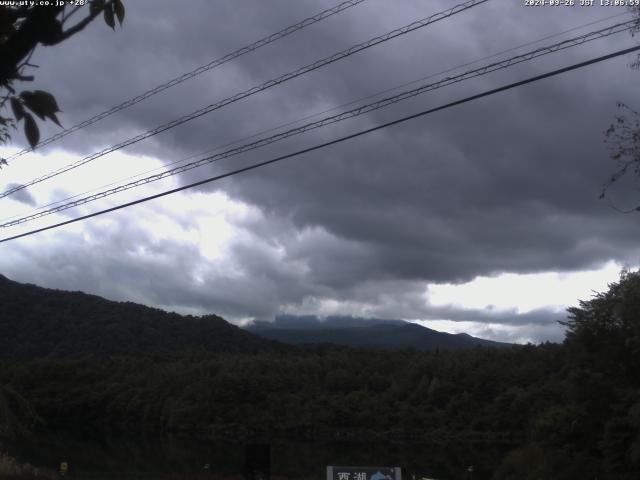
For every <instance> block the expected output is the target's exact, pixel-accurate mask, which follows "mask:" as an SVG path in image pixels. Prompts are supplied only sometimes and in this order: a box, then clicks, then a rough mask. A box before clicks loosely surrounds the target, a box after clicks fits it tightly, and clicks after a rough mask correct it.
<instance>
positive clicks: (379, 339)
mask: <svg viewBox="0 0 640 480" xmlns="http://www.w3.org/2000/svg"><path fill="white" fill-rule="evenodd" d="M278 320H279V319H278V318H276V321H275V322H274V324H272V323H269V322H256V323H254V324H252V325H250V326H248V327H247V330H248V331H249V332H252V333H256V334H258V335H261V336H263V337H266V338H270V339H272V340H277V341H279V342H285V343H290V344H293V345H306V344H327V343H332V344H335V345H344V346H349V347H355V348H370V349H381V350H399V349H403V348H415V349H416V350H420V351H425V352H429V351H436V350H460V349H465V348H474V347H478V346H481V347H507V346H511V345H510V344H508V343H501V342H494V341H491V340H484V339H481V338H476V337H472V336H471V335H467V334H464V333H461V334H451V333H444V332H438V331H436V330H432V329H430V328H427V327H423V326H421V325H418V324H415V323H410V322H405V321H402V320H375V319H352V318H350V317H344V318H343V317H340V318H338V319H337V320H336V321H333V322H332V321H330V319H329V320H327V321H317V322H316V323H315V324H310V322H306V323H304V325H301V326H300V327H299V328H298V327H296V326H292V325H284V326H281V325H280V323H281V322H280V323H279V322H278ZM302 320H303V321H304V317H302ZM293 321H294V322H295V319H293ZM341 322H344V325H345V326H341ZM286 323H292V322H286ZM301 323H303V322H301Z"/></svg>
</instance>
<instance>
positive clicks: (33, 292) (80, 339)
mask: <svg viewBox="0 0 640 480" xmlns="http://www.w3.org/2000/svg"><path fill="white" fill-rule="evenodd" d="M289 348H290V347H288V346H286V345H284V344H279V343H277V342H274V341H271V340H267V339H264V338H262V337H259V336H257V335H253V334H251V333H249V332H246V331H244V330H242V329H240V328H238V327H236V326H235V325H232V324H230V323H229V322H227V321H225V320H224V319H222V318H221V317H218V316H216V315H206V316H203V317H194V316H191V315H187V316H183V315H179V314H177V313H169V312H165V311H163V310H159V309H156V308H151V307H146V306H144V305H139V304H136V303H132V302H114V301H111V300H107V299H104V298H102V297H98V296H95V295H89V294H86V293H82V292H68V291H63V290H53V289H48V288H42V287H38V286H35V285H30V284H21V283H18V282H14V281H12V280H9V279H8V278H6V277H4V276H2V275H0V358H5V359H11V358H14V359H27V358H41V357H56V358H62V357H70V356H79V355H113V354H125V353H136V354H138V353H176V352H182V351H197V350H204V351H215V352H238V353H242V352H248V353H250V352H255V351H284V350H287V349H289Z"/></svg>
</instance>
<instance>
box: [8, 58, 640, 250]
mask: <svg viewBox="0 0 640 480" xmlns="http://www.w3.org/2000/svg"><path fill="white" fill-rule="evenodd" d="M638 50H640V45H638V46H635V47H630V48H626V49H623V50H618V51H616V52H613V53H610V54H607V55H603V56H600V57H596V58H593V59H591V60H587V61H584V62H580V63H576V64H573V65H570V66H567V67H563V68H559V69H557V70H552V71H550V72H547V73H544V74H541V75H536V76H534V77H529V78H527V79H525V80H520V81H518V82H514V83H510V84H508V85H504V86H502V87H498V88H494V89H492V90H487V91H485V92H482V93H479V94H476V95H472V96H470V97H466V98H463V99H461V100H456V101H454V102H449V103H447V104H444V105H441V106H439V107H435V108H431V109H428V110H424V111H422V112H419V113H415V114H413V115H408V116H405V117H402V118H399V119H396V120H393V121H391V122H387V123H383V124H381V125H377V126H375V127H371V128H368V129H366V130H361V131H359V132H356V133H352V134H350V135H345V136H343V137H339V138H337V139H334V140H331V141H328V142H324V143H321V144H318V145H314V146H312V147H308V148H304V149H302V150H298V151H296V152H293V153H289V154H286V155H281V156H279V157H275V158H272V159H270V160H265V161H263V162H259V163H254V164H252V165H249V166H246V167H242V168H238V169H236V170H232V171H230V172H227V173H223V174H220V175H216V176H214V177H210V178H206V179H204V180H200V181H197V182H194V183H190V184H188V185H183V186H181V187H177V188H174V189H171V190H166V191H164V192H161V193H157V194H155V195H150V196H148V197H144V198H140V199H137V200H134V201H131V202H127V203H124V204H121V205H116V206H114V207H111V208H107V209H104V210H100V211H98V212H93V213H90V214H88V215H83V216H81V217H77V218H73V219H70V220H66V221H64V222H59V223H56V224H53V225H48V226H46V227H42V228H38V229H35V230H31V231H29V232H25V233H21V234H18V235H14V236H11V237H6V238H3V239H0V243H4V242H8V241H10V240H15V239H18V238H23V237H27V236H30V235H34V234H36V233H40V232H44V231H46V230H51V229H54V228H58V227H61V226H64V225H69V224H71V223H75V222H79V221H81V220H86V219H88V218H92V217H97V216H99V215H104V214H106V213H110V212H114V211H116V210H121V209H123V208H127V207H131V206H133V205H138V204H140V203H144V202H148V201H150V200H154V199H156V198H160V197H164V196H166V195H171V194H173V193H177V192H180V191H183V190H186V189H189V188H193V187H197V186H200V185H204V184H207V183H211V182H214V181H217V180H221V179H223V178H227V177H231V176H233V175H237V174H240V173H244V172H248V171H250V170H254V169H256V168H260V167H264V166H266V165H270V164H273V163H276V162H279V161H282V160H285V159H288V158H292V157H297V156H299V155H302V154H305V153H309V152H312V151H315V150H319V149H322V148H326V147H328V146H330V145H335V144H338V143H341V142H344V141H347V140H351V139H353V138H356V137H360V136H363V135H366V134H369V133H372V132H375V131H378V130H381V129H383V128H388V127H390V126H393V125H397V124H400V123H404V122H406V121H409V120H413V119H415V118H419V117H423V116H426V115H429V114H431V113H435V112H438V111H441V110H445V109H448V108H452V107H455V106H457V105H462V104H464V103H468V102H471V101H474V100H478V99H480V98H483V97H487V96H490V95H495V94H497V93H500V92H504V91H506V90H511V89H514V88H516V87H520V86H523V85H526V84H529V83H533V82H537V81H540V80H543V79H546V78H550V77H554V76H557V75H560V74H563V73H566V72H569V71H572V70H577V69H579V68H584V67H586V66H589V65H593V64H595V63H599V62H603V61H605V60H609V59H612V58H615V57H619V56H621V55H626V54H628V53H632V52H636V51H638Z"/></svg>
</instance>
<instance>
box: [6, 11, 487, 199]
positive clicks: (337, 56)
mask: <svg viewBox="0 0 640 480" xmlns="http://www.w3.org/2000/svg"><path fill="white" fill-rule="evenodd" d="M488 1H489V0H468V1H466V2H464V3H461V4H459V5H456V6H454V7H453V8H450V9H448V10H444V11H442V12H438V13H436V14H433V15H431V16H429V17H426V18H423V19H422V20H417V21H415V22H412V23H410V24H408V25H405V26H404V27H401V28H398V29H395V30H392V31H391V32H388V33H385V34H384V35H380V36H378V37H374V38H372V39H370V40H367V41H366V42H363V43H360V44H357V45H354V46H352V47H349V48H347V49H346V50H342V51H341V52H338V53H334V54H333V55H330V56H328V57H325V58H323V59H321V60H318V61H316V62H314V63H311V64H309V65H306V66H304V67H301V68H299V69H297V70H294V71H292V72H289V73H286V74H284V75H281V76H279V77H277V78H275V79H272V80H269V81H267V82H265V83H262V84H261V85H258V86H255V87H252V88H250V89H249V90H245V91H243V92H240V93H237V94H235V95H233V96H231V97H227V98H225V99H224V100H221V101H219V102H217V103H214V104H211V105H208V106H206V107H203V108H200V109H198V110H196V111H194V112H192V113H190V114H188V115H184V116H182V117H180V118H178V119H175V120H173V121H171V122H168V123H165V124H163V125H160V126H158V127H156V128H154V129H153V130H148V131H146V132H144V133H141V134H140V135H137V136H135V137H132V138H129V139H128V140H125V141H123V142H120V143H118V144H116V145H113V146H111V147H108V148H106V149H104V150H101V151H100V152H97V153H94V154H92V155H89V156H87V157H84V158H82V159H80V160H78V161H76V162H73V163H71V164H69V165H67V166H65V167H62V168H59V169H58V170H55V171H53V172H50V173H48V174H45V175H43V176H41V177H38V178H36V179H33V180H30V181H29V182H27V183H25V184H22V185H18V186H15V187H13V188H10V189H9V190H6V191H5V192H3V193H2V194H0V198H4V197H7V196H9V195H11V194H13V193H15V192H18V191H20V190H23V189H25V188H27V187H29V186H31V185H34V184H36V183H40V182H43V181H45V180H48V179H50V178H52V177H55V176H57V175H60V174H62V173H65V172H68V171H69V170H73V169H75V168H78V167H80V166H82V165H84V164H86V163H89V162H91V161H93V160H95V159H97V158H100V157H102V156H104V155H107V154H108V153H112V152H115V151H116V150H120V149H122V148H124V147H127V146H129V145H133V144H134V143H137V142H140V141H142V140H145V139H147V138H149V137H152V136H154V135H157V134H159V133H161V132H164V131H166V130H169V129H171V128H175V127H177V126H179V125H182V124H184V123H186V122H189V121H191V120H193V119H195V118H198V117H201V116H203V115H206V114H207V113H210V112H213V111H214V110H218V109H220V108H222V107H225V106H227V105H229V104H231V103H234V102H237V101H238V100H242V99H244V98H247V97H249V96H251V95H254V94H256V93H259V92H262V91H263V90H266V89H268V88H271V87H274V86H276V85H279V84H281V83H284V82H286V81H288V80H291V79H293V78H296V77H299V76H300V75H303V74H305V73H308V72H311V71H313V70H316V69H318V68H320V67H323V66H325V65H329V64H331V63H334V62H337V61H338V60H342V59H343V58H346V57H349V56H351V55H354V54H356V53H358V52H361V51H362V50H365V49H367V48H371V47H373V46H375V45H378V44H380V43H383V42H386V41H389V40H391V39H393V38H395V37H398V36H400V35H405V34H407V33H410V32H412V31H414V30H417V29H419V28H423V27H426V26H427V25H431V24H433V23H435V22H438V21H440V20H443V19H445V18H448V17H451V16H453V15H456V14H458V13H461V12H463V11H465V10H468V9H470V8H473V7H475V6H478V5H480V4H482V3H485V2H488Z"/></svg>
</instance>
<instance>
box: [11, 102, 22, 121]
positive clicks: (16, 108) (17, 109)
mask: <svg viewBox="0 0 640 480" xmlns="http://www.w3.org/2000/svg"><path fill="white" fill-rule="evenodd" d="M11 109H12V110H13V116H14V117H16V120H17V121H20V120H22V117H24V107H23V106H22V102H21V101H20V100H19V99H18V98H16V97H11Z"/></svg>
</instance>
